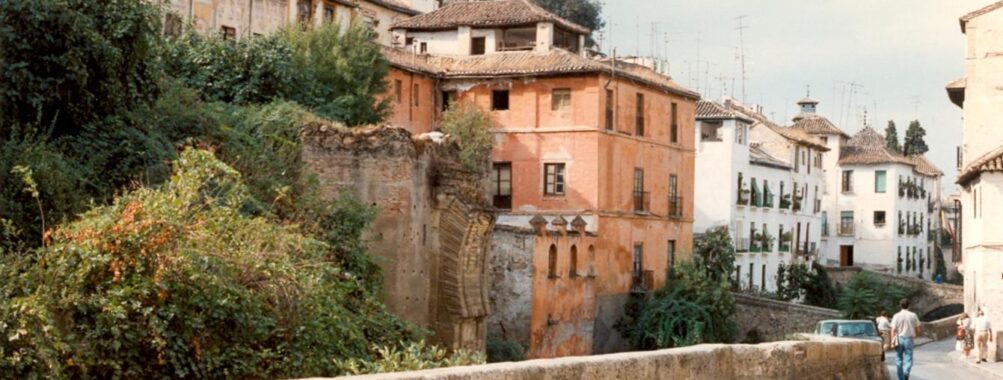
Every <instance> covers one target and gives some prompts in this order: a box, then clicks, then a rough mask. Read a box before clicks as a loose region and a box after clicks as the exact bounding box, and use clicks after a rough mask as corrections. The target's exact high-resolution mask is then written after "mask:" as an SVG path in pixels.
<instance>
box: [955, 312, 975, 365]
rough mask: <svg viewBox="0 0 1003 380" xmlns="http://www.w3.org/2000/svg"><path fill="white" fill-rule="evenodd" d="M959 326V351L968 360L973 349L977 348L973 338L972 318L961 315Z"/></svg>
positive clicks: (957, 333) (957, 334)
mask: <svg viewBox="0 0 1003 380" xmlns="http://www.w3.org/2000/svg"><path fill="white" fill-rule="evenodd" d="M957 324H958V328H957V332H956V336H957V338H958V347H957V350H958V351H961V354H962V355H963V357H964V358H965V359H968V356H969V355H971V353H972V348H973V347H975V338H974V337H973V336H972V318H971V317H969V316H968V313H961V316H960V317H958V322H957Z"/></svg>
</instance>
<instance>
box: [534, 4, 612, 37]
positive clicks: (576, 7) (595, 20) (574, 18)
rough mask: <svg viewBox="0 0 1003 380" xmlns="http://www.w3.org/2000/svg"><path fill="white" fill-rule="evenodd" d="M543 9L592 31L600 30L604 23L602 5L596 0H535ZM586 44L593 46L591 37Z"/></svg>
mask: <svg viewBox="0 0 1003 380" xmlns="http://www.w3.org/2000/svg"><path fill="white" fill-rule="evenodd" d="M535 1H536V3H537V4H539V5H540V6H541V7H543V8H544V9H546V10H548V11H550V12H551V13H553V14H556V15H558V16H561V17H562V18H564V19H567V20H568V21H571V22H573V23H576V24H578V25H581V26H584V27H586V28H589V29H590V30H592V31H596V30H599V29H602V28H603V27H604V26H606V22H605V21H603V19H602V3H601V2H599V1H596V0H535ZM588 44H589V45H593V46H594V45H595V40H593V39H592V36H589V37H588Z"/></svg>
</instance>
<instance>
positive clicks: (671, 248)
mask: <svg viewBox="0 0 1003 380" xmlns="http://www.w3.org/2000/svg"><path fill="white" fill-rule="evenodd" d="M668 254H669V266H668V272H669V273H672V268H675V266H676V241H675V240H669V245H668Z"/></svg>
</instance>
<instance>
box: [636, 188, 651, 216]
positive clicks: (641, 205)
mask: <svg viewBox="0 0 1003 380" xmlns="http://www.w3.org/2000/svg"><path fill="white" fill-rule="evenodd" d="M650 195H651V194H649V193H648V192H647V191H635V192H634V212H636V213H647V212H649V211H651V197H650Z"/></svg>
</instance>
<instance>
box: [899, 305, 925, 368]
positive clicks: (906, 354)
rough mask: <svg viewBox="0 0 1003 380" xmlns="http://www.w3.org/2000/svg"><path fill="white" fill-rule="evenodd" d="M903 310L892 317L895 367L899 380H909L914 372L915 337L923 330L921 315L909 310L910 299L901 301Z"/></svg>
mask: <svg viewBox="0 0 1003 380" xmlns="http://www.w3.org/2000/svg"><path fill="white" fill-rule="evenodd" d="M899 306H901V307H902V310H901V311H899V312H898V313H895V316H893V317H892V337H893V338H892V345H893V346H894V347H895V369H896V372H898V377H899V380H909V373H910V372H912V351H913V347H914V344H915V339H916V337H917V336H919V334H920V333H921V332H922V331H921V329H920V327H919V317H917V316H916V313H913V312H911V311H909V299H908V298H903V299H902V301H900V302H899Z"/></svg>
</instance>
